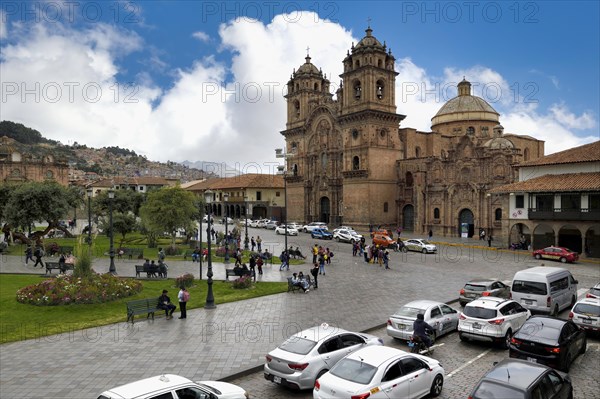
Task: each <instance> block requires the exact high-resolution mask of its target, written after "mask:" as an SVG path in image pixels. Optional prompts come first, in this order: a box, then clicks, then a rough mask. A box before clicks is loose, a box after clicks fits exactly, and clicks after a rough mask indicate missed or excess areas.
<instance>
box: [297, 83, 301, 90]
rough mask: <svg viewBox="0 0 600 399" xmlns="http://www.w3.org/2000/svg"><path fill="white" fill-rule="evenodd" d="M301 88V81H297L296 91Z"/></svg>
mask: <svg viewBox="0 0 600 399" xmlns="http://www.w3.org/2000/svg"><path fill="white" fill-rule="evenodd" d="M298 90H300V83H296V91H298Z"/></svg>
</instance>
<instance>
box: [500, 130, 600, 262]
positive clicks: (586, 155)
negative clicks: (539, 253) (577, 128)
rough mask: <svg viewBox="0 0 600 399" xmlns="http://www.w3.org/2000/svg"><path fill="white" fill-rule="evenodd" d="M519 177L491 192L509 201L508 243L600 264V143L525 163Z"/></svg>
mask: <svg viewBox="0 0 600 399" xmlns="http://www.w3.org/2000/svg"><path fill="white" fill-rule="evenodd" d="M518 174H519V181H518V182H516V183H512V184H507V185H503V186H500V187H497V188H494V189H492V190H490V194H491V195H501V196H504V197H505V198H508V206H509V214H508V224H507V229H508V232H509V234H508V237H509V242H515V243H516V242H519V241H523V240H524V241H525V242H526V243H528V244H530V245H531V247H532V248H533V249H539V248H544V247H547V246H551V245H554V246H561V247H567V248H569V249H571V250H574V251H577V252H579V253H582V254H584V255H585V256H588V257H594V258H599V257H600V141H596V142H594V143H591V144H586V145H583V146H580V147H575V148H571V149H569V150H566V151H561V152H557V153H555V154H551V155H548V156H545V157H543V158H540V159H537V160H533V161H530V162H524V163H522V164H520V165H519V166H518Z"/></svg>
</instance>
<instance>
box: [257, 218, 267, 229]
mask: <svg viewBox="0 0 600 399" xmlns="http://www.w3.org/2000/svg"><path fill="white" fill-rule="evenodd" d="M267 222H269V220H268V219H261V220H259V221H258V222H256V227H258V228H259V229H264V228H265V227H266V226H267Z"/></svg>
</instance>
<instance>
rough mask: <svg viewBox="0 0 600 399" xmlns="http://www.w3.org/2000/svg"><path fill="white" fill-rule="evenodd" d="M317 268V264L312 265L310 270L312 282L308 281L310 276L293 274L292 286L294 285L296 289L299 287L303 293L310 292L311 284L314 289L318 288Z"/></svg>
mask: <svg viewBox="0 0 600 399" xmlns="http://www.w3.org/2000/svg"><path fill="white" fill-rule="evenodd" d="M319 268H320V266H319V264H318V263H316V262H315V263H313V267H312V269H310V274H312V276H313V278H312V280H311V279H310V276H305V275H304V273H302V272H298V273H293V274H292V284H294V285H295V286H297V287H300V288H301V289H302V290H303V291H304V293H307V292H309V291H310V286H311V284H312V286H313V287H314V288H315V289H317V288H319V278H318V276H319V274H320V273H319Z"/></svg>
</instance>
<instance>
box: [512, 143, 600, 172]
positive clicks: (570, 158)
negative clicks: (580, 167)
mask: <svg viewBox="0 0 600 399" xmlns="http://www.w3.org/2000/svg"><path fill="white" fill-rule="evenodd" d="M598 161H600V141H595V142H593V143H590V144H585V145H582V146H579V147H575V148H570V149H568V150H564V151H561V152H556V153H554V154H550V155H546V156H545V157H541V158H538V159H534V160H531V161H527V162H522V163H520V164H519V165H518V166H519V167H523V166H540V165H557V164H564V163H578V162H598Z"/></svg>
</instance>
